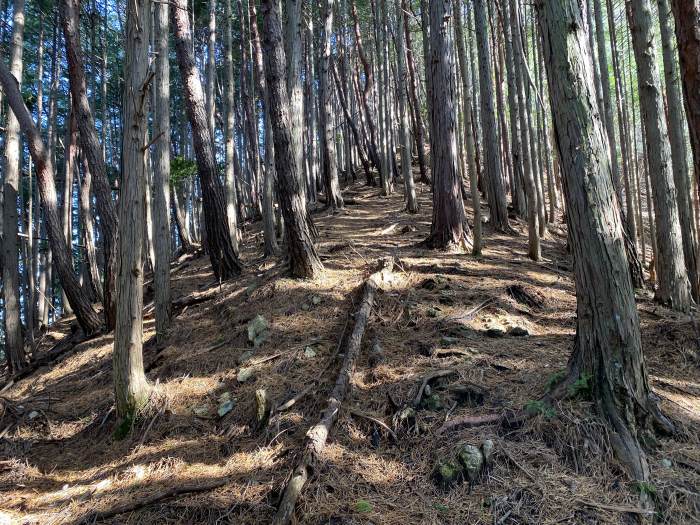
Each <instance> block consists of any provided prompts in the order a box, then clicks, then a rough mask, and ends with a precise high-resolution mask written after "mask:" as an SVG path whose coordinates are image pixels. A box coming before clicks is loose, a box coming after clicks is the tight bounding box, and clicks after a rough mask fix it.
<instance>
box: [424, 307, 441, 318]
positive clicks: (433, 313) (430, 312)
mask: <svg viewBox="0 0 700 525" xmlns="http://www.w3.org/2000/svg"><path fill="white" fill-rule="evenodd" d="M426 313H427V314H428V317H437V316H438V313H439V312H438V311H437V310H436V309H435V308H428V311H427V312H426Z"/></svg>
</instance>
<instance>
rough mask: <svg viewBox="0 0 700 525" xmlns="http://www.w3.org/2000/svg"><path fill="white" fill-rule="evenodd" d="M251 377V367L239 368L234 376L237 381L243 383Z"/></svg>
mask: <svg viewBox="0 0 700 525" xmlns="http://www.w3.org/2000/svg"><path fill="white" fill-rule="evenodd" d="M251 377H253V369H252V368H241V369H240V370H239V371H238V375H237V376H236V379H237V380H238V382H239V383H245V382H246V381H248V380H249V379H250V378H251Z"/></svg>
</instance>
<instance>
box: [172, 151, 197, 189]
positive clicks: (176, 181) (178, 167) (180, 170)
mask: <svg viewBox="0 0 700 525" xmlns="http://www.w3.org/2000/svg"><path fill="white" fill-rule="evenodd" d="M195 173H197V163H196V162H195V161H193V160H190V159H186V158H185V157H174V158H173V159H172V160H171V161H170V184H172V185H173V186H175V187H179V186H180V185H181V184H182V182H183V181H185V180H187V179H189V178H190V177H193V176H194V175H195Z"/></svg>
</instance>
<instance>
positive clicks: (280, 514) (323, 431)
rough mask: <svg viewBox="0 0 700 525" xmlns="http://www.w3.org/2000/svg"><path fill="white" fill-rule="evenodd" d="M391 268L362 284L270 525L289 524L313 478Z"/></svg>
mask: <svg viewBox="0 0 700 525" xmlns="http://www.w3.org/2000/svg"><path fill="white" fill-rule="evenodd" d="M393 266H394V261H393V259H391V258H389V259H386V260H383V261H382V263H381V267H380V269H379V270H378V271H377V272H375V273H373V274H372V275H371V276H370V277H369V278H368V279H367V281H366V282H365V284H364V292H363V295H362V300H361V301H360V304H359V308H358V310H357V312H356V314H355V326H354V328H353V331H352V333H351V334H350V337H349V338H348V342H347V347H346V351H345V358H344V359H343V364H342V366H341V368H340V373H339V374H338V378H337V379H336V381H335V386H334V387H333V390H332V392H331V393H330V395H329V396H328V400H327V404H326V408H325V410H324V411H323V412H322V413H321V418H320V420H319V421H318V423H316V424H315V425H314V426H312V427H311V428H310V429H309V431H308V432H307V433H306V439H305V441H304V450H303V453H302V456H301V459H300V461H299V463H298V464H297V466H296V467H295V468H294V470H293V471H292V474H291V477H290V479H289V482H288V483H287V486H286V487H285V489H284V493H283V495H282V500H281V503H280V505H279V508H278V509H277V514H276V515H275V518H274V519H273V521H272V523H273V525H286V524H288V523H289V522H290V521H291V519H292V516H293V515H294V507H295V506H296V502H297V500H298V499H299V496H300V495H301V491H302V490H303V488H304V485H305V484H306V482H307V481H308V479H309V477H310V476H311V475H312V474H313V470H314V466H315V465H316V464H317V463H318V462H319V461H320V458H321V453H322V452H323V449H324V448H325V446H326V441H327V440H328V434H329V433H330V430H331V427H332V426H333V424H334V423H335V422H336V420H337V419H338V414H339V413H340V408H341V406H342V404H343V402H344V401H345V398H346V397H347V395H348V393H349V392H350V389H351V381H350V379H351V377H352V373H353V371H354V369H355V363H356V362H357V358H358V356H359V354H360V349H361V347H362V337H363V336H364V333H365V328H366V327H367V322H368V320H369V314H370V312H371V311H372V304H373V303H374V295H375V293H376V291H377V289H378V288H379V287H380V285H381V283H382V281H384V280H385V279H386V277H387V274H388V273H389V272H391V270H392V268H393Z"/></svg>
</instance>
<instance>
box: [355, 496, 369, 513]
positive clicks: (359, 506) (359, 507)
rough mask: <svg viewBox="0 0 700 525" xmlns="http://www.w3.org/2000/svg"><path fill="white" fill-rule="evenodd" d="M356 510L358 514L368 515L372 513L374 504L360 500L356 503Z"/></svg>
mask: <svg viewBox="0 0 700 525" xmlns="http://www.w3.org/2000/svg"><path fill="white" fill-rule="evenodd" d="M355 510H356V511H357V512H360V513H362V514H366V513H367V512H372V504H371V503H370V502H369V501H367V500H364V499H359V500H357V502H356V503H355Z"/></svg>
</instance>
